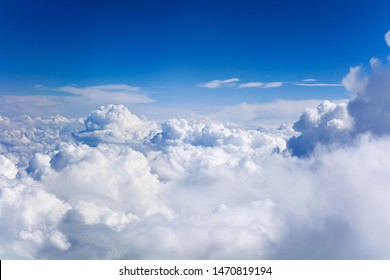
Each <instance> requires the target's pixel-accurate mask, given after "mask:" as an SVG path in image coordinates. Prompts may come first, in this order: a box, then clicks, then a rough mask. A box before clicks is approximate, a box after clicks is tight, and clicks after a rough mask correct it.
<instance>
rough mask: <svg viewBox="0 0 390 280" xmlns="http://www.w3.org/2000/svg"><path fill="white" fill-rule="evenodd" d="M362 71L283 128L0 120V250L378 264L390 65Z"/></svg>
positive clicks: (55, 255) (389, 193)
mask: <svg viewBox="0 0 390 280" xmlns="http://www.w3.org/2000/svg"><path fill="white" fill-rule="evenodd" d="M371 68H372V69H371V71H370V72H369V74H366V73H365V72H364V71H363V68H362V66H359V67H353V68H351V70H350V73H349V74H347V75H346V77H345V78H344V80H343V84H344V86H345V87H346V88H347V89H348V90H350V91H351V92H352V93H353V95H354V96H353V97H352V99H351V100H350V101H348V102H344V103H339V104H335V103H332V102H329V101H324V102H322V103H321V104H320V105H318V106H317V107H316V108H312V109H306V110H305V111H304V113H303V114H302V115H301V117H300V118H299V120H298V121H297V122H296V123H295V124H294V125H293V129H291V128H290V127H289V126H288V125H284V126H280V127H278V128H270V129H249V128H244V127H237V126H232V125H231V124H229V123H222V122H217V121H212V120H210V119H209V120H208V121H207V122H206V121H205V122H199V121H194V120H190V119H170V120H166V121H163V122H157V121H153V120H148V119H146V118H145V117H142V116H136V115H134V114H132V113H131V112H130V111H129V110H128V109H127V108H126V107H125V106H123V105H107V106H102V107H100V108H99V109H97V110H95V111H93V112H91V113H90V115H89V116H87V117H85V118H82V119H68V118H65V117H62V116H58V115H57V116H53V117H50V118H32V117H29V116H20V117H14V118H8V117H3V116H2V117H0V129H1V132H2V133H1V134H0V228H1V231H0V258H1V259H11V258H12V259H17V258H31V259H259V258H275V259H389V258H390V253H389V252H390V240H389V238H388V236H389V234H390V222H389V219H388V217H389V213H390V206H389V203H388V197H390V187H389V184H388V182H389V169H390V160H389V158H388V154H389V153H390V148H389V147H390V137H389V132H390V123H389V119H390V118H389V117H390V116H389V114H390V113H389V112H390V110H389V108H390V104H389V102H390V101H389V100H390V97H389V96H390V92H389V88H390V85H389V81H390V72H389V67H388V65H381V64H380V63H379V61H378V60H376V59H373V60H372V61H371ZM230 82H234V81H229V83H230ZM98 90H102V89H98ZM240 108H244V109H245V108H248V106H246V105H243V106H239V107H237V108H233V109H234V110H235V111H237V110H238V111H239V110H240ZM233 109H232V108H231V109H230V110H233ZM255 109H256V108H254V109H253V110H255ZM259 126H261V123H259Z"/></svg>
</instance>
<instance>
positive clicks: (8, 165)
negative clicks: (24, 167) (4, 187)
mask: <svg viewBox="0 0 390 280" xmlns="http://www.w3.org/2000/svg"><path fill="white" fill-rule="evenodd" d="M17 173H18V169H17V168H16V166H15V164H14V163H13V162H12V161H11V160H10V159H8V158H7V157H5V156H3V155H0V176H5V177H7V178H9V179H13V178H15V177H16V174H17Z"/></svg>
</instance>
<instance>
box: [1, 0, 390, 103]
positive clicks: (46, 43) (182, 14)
mask: <svg viewBox="0 0 390 280" xmlns="http://www.w3.org/2000/svg"><path fill="white" fill-rule="evenodd" d="M389 11H390V1H387V0H378V1H360V0H354V1H340V0H338V1H333V0H326V1H325V0H319V1H306V0H304V1H288V0H287V1H248V0H240V1H230V0H225V1H210V0H209V1H204V0H197V1H178V0H174V1H170V0H167V1H156V0H142V1H141V0H128V1H125V0H112V1H83V0H78V1H69V0H66V1H65V0H57V1H53V0H34V1H32V0H12V1H10V0H1V1H0V95H3V96H4V95H7V96H31V95H58V94H60V95H64V94H68V95H69V94H70V95H78V94H83V93H85V92H87V91H88V90H91V87H95V86H103V85H129V86H133V87H137V88H133V90H132V89H130V90H127V91H126V90H125V92H124V94H130V95H131V94H133V93H134V92H136V94H138V95H139V96H138V97H140V98H138V99H137V98H135V99H134V100H135V101H134V100H133V101H134V102H138V103H147V102H149V101H154V103H153V104H154V106H172V107H182V108H191V109H194V110H196V109H197V108H202V107H210V108H211V107H214V108H218V107H223V106H225V105H234V104H239V103H243V102H246V103H262V102H269V101H272V100H276V99H293V100H295V99H337V98H345V97H348V94H347V93H346V91H345V89H344V88H343V87H341V86H340V81H341V79H342V78H343V76H344V75H345V74H346V73H347V72H348V71H349V67H350V66H355V65H359V64H361V63H368V60H369V59H370V58H371V57H372V56H373V55H375V56H377V57H379V58H381V59H386V56H387V54H388V47H387V46H386V44H385V42H384V40H383V35H384V34H385V33H386V32H387V30H388V29H389V25H390V24H389V21H390V18H389ZM308 79H309V80H308ZM304 80H306V81H304ZM307 84H311V86H307ZM80 90H81V91H80ZM83 90H84V91H83ZM95 90H96V89H95ZM99 90H101V91H108V92H110V91H115V89H113V88H109V89H108V90H107V88H100V89H99ZM89 93H90V92H88V94H89ZM94 93H95V92H94ZM94 93H93V94H94ZM100 93H102V92H100ZM121 93H123V92H121ZM105 101H110V100H109V98H108V100H106V99H105ZM129 102H130V101H129ZM130 103H131V102H130Z"/></svg>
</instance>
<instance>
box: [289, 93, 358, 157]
mask: <svg viewBox="0 0 390 280" xmlns="http://www.w3.org/2000/svg"><path fill="white" fill-rule="evenodd" d="M352 125H353V123H352V119H351V118H350V116H349V114H348V111H347V104H346V103H341V104H335V103H331V102H329V101H325V102H323V103H321V104H320V105H319V106H318V107H317V108H315V109H306V110H305V112H304V113H303V114H302V115H301V117H300V119H299V121H297V122H295V123H294V126H293V129H294V130H295V131H297V132H300V133H301V134H300V136H293V137H292V138H290V139H289V140H288V142H287V147H288V149H289V150H290V151H291V152H292V155H293V156H305V155H309V154H311V152H312V151H313V150H314V149H315V148H316V147H317V146H318V145H329V144H333V143H337V144H345V143H346V142H348V141H349V139H350V137H349V133H350V131H351V129H352Z"/></svg>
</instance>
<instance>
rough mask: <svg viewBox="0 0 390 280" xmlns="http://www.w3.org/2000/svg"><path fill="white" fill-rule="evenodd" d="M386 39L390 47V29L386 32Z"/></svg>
mask: <svg viewBox="0 0 390 280" xmlns="http://www.w3.org/2000/svg"><path fill="white" fill-rule="evenodd" d="M385 41H386V43H387V45H388V46H389V47H390V30H389V31H387V33H386V34H385Z"/></svg>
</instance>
